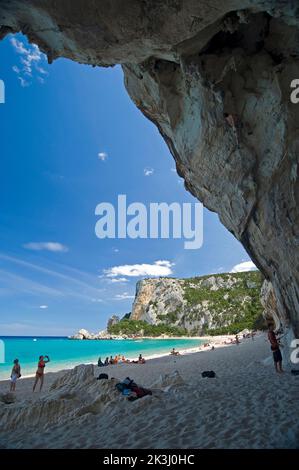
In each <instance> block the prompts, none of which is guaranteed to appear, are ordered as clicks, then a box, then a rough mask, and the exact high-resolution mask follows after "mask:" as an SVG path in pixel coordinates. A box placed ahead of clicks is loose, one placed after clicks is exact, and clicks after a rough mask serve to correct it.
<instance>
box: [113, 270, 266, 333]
mask: <svg viewBox="0 0 299 470" xmlns="http://www.w3.org/2000/svg"><path fill="white" fill-rule="evenodd" d="M142 282H143V284H142V285H141V287H140V289H141V291H142V289H143V288H144V289H145V294H144V293H143V294H142V295H141V294H140V291H138V293H137V303H138V302H139V304H138V309H139V310H138V314H139V317H137V318H135V319H131V317H129V316H128V315H126V316H125V317H124V318H123V319H122V320H121V321H119V322H118V323H114V324H112V325H109V328H108V332H109V333H110V334H115V335H122V334H124V335H129V336H133V335H134V336H135V335H139V336H160V335H161V334H166V335H175V336H180V335H190V336H192V335H193V336H197V335H219V334H236V333H238V332H240V331H242V330H244V329H249V330H252V329H262V328H263V326H264V320H263V317H262V311H263V307H262V305H261V302H260V290H261V286H262V282H263V278H262V275H261V273H260V272H259V271H250V272H242V273H223V274H211V275H208V276H202V277H195V278H190V279H177V280H173V281H172V282H168V280H167V279H166V278H163V279H157V280H152V279H149V280H143V281H142ZM147 283H149V284H150V283H151V289H150V292H151V293H150V295H147V291H146V288H147ZM138 295H140V300H139V299H138ZM135 302H136V301H135Z"/></svg>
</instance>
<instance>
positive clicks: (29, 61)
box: [10, 37, 48, 87]
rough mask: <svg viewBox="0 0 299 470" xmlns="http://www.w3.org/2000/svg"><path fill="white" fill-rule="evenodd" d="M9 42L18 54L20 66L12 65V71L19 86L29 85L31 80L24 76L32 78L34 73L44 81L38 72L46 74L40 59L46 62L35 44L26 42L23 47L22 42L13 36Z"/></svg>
mask: <svg viewBox="0 0 299 470" xmlns="http://www.w3.org/2000/svg"><path fill="white" fill-rule="evenodd" d="M10 43H11V45H12V46H13V48H14V49H15V51H16V53H17V54H19V55H20V67H19V66H17V65H14V66H13V71H14V72H15V73H16V74H17V75H18V79H19V80H20V84H21V86H22V87H24V86H29V85H30V83H31V82H28V81H27V80H26V78H27V79H28V78H29V79H32V78H33V77H34V76H35V75H36V78H37V80H38V81H39V82H40V83H44V78H42V77H41V76H40V74H42V75H44V76H45V75H48V72H47V71H46V70H45V69H44V68H43V67H41V65H40V63H41V62H42V61H44V62H45V63H46V56H45V54H43V53H42V52H41V51H40V50H39V48H38V46H37V45H36V44H28V46H27V47H25V45H24V43H23V42H22V41H20V40H18V39H17V38H15V37H12V38H11V40H10Z"/></svg>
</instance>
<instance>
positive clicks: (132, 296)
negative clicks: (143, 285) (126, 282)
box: [115, 292, 135, 300]
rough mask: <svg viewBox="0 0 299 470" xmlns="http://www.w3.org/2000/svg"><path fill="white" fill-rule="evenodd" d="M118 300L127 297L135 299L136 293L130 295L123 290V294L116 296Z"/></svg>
mask: <svg viewBox="0 0 299 470" xmlns="http://www.w3.org/2000/svg"><path fill="white" fill-rule="evenodd" d="M115 298H116V300H127V299H134V298H135V295H130V294H128V292H123V293H122V294H117V295H116V296H115Z"/></svg>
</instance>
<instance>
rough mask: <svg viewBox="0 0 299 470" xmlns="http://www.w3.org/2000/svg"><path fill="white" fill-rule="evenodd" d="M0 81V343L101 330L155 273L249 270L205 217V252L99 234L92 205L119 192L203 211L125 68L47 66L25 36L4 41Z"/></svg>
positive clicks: (174, 242) (213, 218)
mask: <svg viewBox="0 0 299 470" xmlns="http://www.w3.org/2000/svg"><path fill="white" fill-rule="evenodd" d="M0 79H2V80H4V83H5V104H0V120H1V147H0V149H1V173H0V201H1V211H0V223H1V233H0V334H2V335H5V334H6V335H9V334H12V335H30V334H32V335H38V334H48V335H59V334H61V335H65V334H72V333H73V332H75V331H76V330H78V329H79V328H81V327H84V328H87V329H89V330H91V331H98V330H100V329H103V328H105V326H106V322H107V319H108V317H109V316H111V315H112V314H119V315H122V314H124V313H126V312H129V311H130V310H131V305H132V300H133V296H134V293H135V285H136V282H137V281H138V280H139V279H141V278H142V277H144V274H146V273H148V272H152V273H157V274H159V273H160V272H161V273H162V274H169V275H172V276H174V277H190V276H195V275H201V274H208V273H216V272H227V271H231V270H232V269H233V268H234V267H235V266H236V265H238V264H240V263H241V264H242V263H244V262H245V263H246V262H248V261H249V257H248V255H247V253H246V252H245V251H244V249H243V248H242V246H241V245H240V243H238V242H237V241H236V240H235V239H234V238H233V236H232V235H231V234H230V233H229V232H228V231H227V230H226V229H225V228H224V227H223V226H222V225H221V224H220V222H219V220H218V216H217V215H215V214H213V213H211V212H209V211H207V210H204V242H203V246H202V247H201V248H200V249H198V250H186V249H184V243H183V240H178V239H169V240H163V239H158V240H154V239H136V240H132V239H115V240H112V239H104V240H100V239H99V238H97V237H96V235H95V224H96V221H97V220H98V218H97V217H96V216H95V207H96V206H97V204H99V203H101V202H110V203H112V204H114V205H116V202H117V196H118V195H119V194H125V195H126V196H127V200H128V203H132V202H135V201H138V202H143V203H144V204H146V205H147V204H149V203H150V202H167V203H171V202H179V203H187V202H190V203H195V202H197V201H196V200H195V199H194V198H193V197H192V196H191V195H190V194H189V193H187V192H186V190H185V189H184V187H183V184H182V180H181V179H180V178H179V176H178V175H177V174H176V172H174V171H173V170H174V162H173V159H172V156H171V154H170V152H169V150H168V149H167V147H166V144H165V143H164V141H163V140H162V138H161V137H160V135H159V133H158V131H157V129H156V128H155V127H154V125H153V124H152V123H151V122H149V121H148V120H147V119H146V118H145V117H144V116H143V115H142V114H141V113H140V111H139V110H138V109H137V108H136V107H135V106H134V104H133V103H132V102H131V101H130V98H129V96H128V95H127V93H126V90H125V88H124V85H123V74H122V71H121V68H120V67H118V66H117V67H114V68H108V69H104V68H92V67H89V66H83V65H79V64H76V63H73V62H71V61H68V60H65V59H59V60H57V61H56V62H54V63H53V64H52V65H51V66H49V65H48V64H47V62H46V59H45V57H44V55H43V54H41V53H40V52H39V51H38V49H37V48H36V47H34V46H32V45H29V44H28V43H27V41H26V38H25V37H23V36H21V35H17V36H9V37H7V38H6V39H5V40H4V41H2V42H1V43H0ZM161 260H162V261H163V263H159V261H161ZM132 266H134V267H132ZM244 266H245V267H251V264H250V263H249V264H247V265H246V264H245V265H243V264H242V265H241V266H240V267H239V268H236V269H244ZM114 272H117V273H118V275H117V276H113V275H112V273H114ZM132 274H135V275H132ZM145 277H146V276H145Z"/></svg>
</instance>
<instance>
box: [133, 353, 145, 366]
mask: <svg viewBox="0 0 299 470" xmlns="http://www.w3.org/2000/svg"><path fill="white" fill-rule="evenodd" d="M132 364H145V359H144V357H142V354H139V357H138V361H132Z"/></svg>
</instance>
